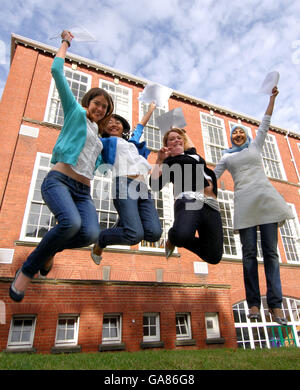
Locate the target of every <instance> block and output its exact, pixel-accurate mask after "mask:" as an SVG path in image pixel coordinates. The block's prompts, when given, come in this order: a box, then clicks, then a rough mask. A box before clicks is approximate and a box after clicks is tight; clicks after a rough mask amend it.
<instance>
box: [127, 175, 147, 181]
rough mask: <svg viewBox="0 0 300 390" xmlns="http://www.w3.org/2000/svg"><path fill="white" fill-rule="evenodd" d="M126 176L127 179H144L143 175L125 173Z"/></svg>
mask: <svg viewBox="0 0 300 390" xmlns="http://www.w3.org/2000/svg"><path fill="white" fill-rule="evenodd" d="M126 177H128V179H132V180H137V179H138V180H140V181H144V180H145V178H144V176H143V175H127V176H126Z"/></svg>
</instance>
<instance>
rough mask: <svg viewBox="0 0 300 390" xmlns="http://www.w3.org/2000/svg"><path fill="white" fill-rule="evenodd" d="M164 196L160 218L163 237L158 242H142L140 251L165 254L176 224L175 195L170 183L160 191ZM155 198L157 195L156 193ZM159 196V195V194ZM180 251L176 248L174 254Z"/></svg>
mask: <svg viewBox="0 0 300 390" xmlns="http://www.w3.org/2000/svg"><path fill="white" fill-rule="evenodd" d="M160 193H161V196H162V202H163V213H164V216H163V218H160V220H161V221H162V230H163V232H162V235H161V237H160V239H159V240H158V241H156V242H154V243H153V242H147V241H141V242H140V243H139V250H140V251H145V252H147V251H156V252H164V250H165V249H164V247H165V243H166V241H167V239H168V231H169V229H170V228H171V227H172V226H173V222H174V207H173V204H174V195H173V184H172V183H169V184H167V185H165V186H164V187H163V188H162V190H161V191H160ZM153 194H154V196H158V195H156V193H154V192H153ZM157 194H158V193H157ZM177 252H178V250H177V248H175V250H174V253H177Z"/></svg>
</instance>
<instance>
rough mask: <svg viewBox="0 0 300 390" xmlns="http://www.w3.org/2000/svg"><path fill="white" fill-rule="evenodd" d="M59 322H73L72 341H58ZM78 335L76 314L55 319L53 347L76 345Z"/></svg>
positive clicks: (63, 315) (61, 315) (77, 316)
mask: <svg viewBox="0 0 300 390" xmlns="http://www.w3.org/2000/svg"><path fill="white" fill-rule="evenodd" d="M60 320H66V321H67V322H68V320H74V336H73V338H72V339H64V340H58V333H59V327H60V325H59V321H60ZM78 333H79V315H78V314H60V315H59V316H58V319H57V324H56V334H55V346H56V347H61V346H68V345H77V344H78Z"/></svg>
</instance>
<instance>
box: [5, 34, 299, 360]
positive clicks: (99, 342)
mask: <svg viewBox="0 0 300 390" xmlns="http://www.w3.org/2000/svg"><path fill="white" fill-rule="evenodd" d="M11 44H12V46H11V67H10V72H9V76H8V79H7V83H6V86H5V89H4V92H3V96H2V100H1V104H0V132H1V140H2V143H3V144H2V148H1V149H0V164H1V176H0V199H1V212H0V351H2V350H7V351H20V350H25V351H36V352H44V353H50V352H53V353H57V352H61V351H83V352H85V351H97V350H99V351H106V350H128V351H135V350H139V349H144V348H166V349H179V348H181V349H182V348H190V349H201V348H214V347H236V346H238V347H242V348H264V347H267V348H270V347H274V346H278V345H297V346H298V347H299V346H300V339H299V331H300V284H299V280H300V245H299V238H300V229H299V213H300V201H299V190H300V183H299V182H300V179H299V171H298V169H297V167H299V166H300V136H299V134H294V133H292V132H289V131H288V130H286V129H282V128H278V127H274V126H271V129H270V132H269V135H268V138H267V141H266V145H265V148H264V164H265V169H266V173H267V175H268V177H269V179H270V180H271V182H272V184H273V185H274V187H275V188H276V189H277V190H278V191H279V192H280V193H281V194H282V195H283V196H284V198H285V200H286V201H287V202H288V203H289V204H290V206H291V208H292V210H293V212H294V214H295V219H294V220H290V221H287V222H286V224H285V225H284V226H283V227H282V228H280V233H279V243H278V249H279V253H280V268H281V278H282V287H283V294H284V305H283V308H284V311H285V315H286V316H287V318H288V321H289V322H288V326H287V327H279V326H277V324H276V323H274V322H272V319H271V318H270V316H269V314H268V311H267V307H266V302H265V296H264V295H265V290H266V286H265V277H264V269H263V262H262V261H261V260H260V264H259V273H260V285H261V293H262V295H263V298H262V303H263V306H262V310H261V316H262V320H261V321H260V322H250V321H249V319H248V318H246V314H247V304H246V302H245V293H244V286H243V275H242V262H241V248H240V243H239V239H238V235H235V234H234V233H233V229H232V220H233V192H232V191H233V182H232V179H231V176H230V175H229V174H228V173H225V174H224V175H223V176H222V178H221V180H220V183H219V202H220V206H221V211H222V219H223V231H224V255H223V259H222V261H221V263H219V264H218V265H215V266H213V265H208V264H207V263H204V262H203V261H201V259H199V258H197V257H196V256H195V255H194V254H192V253H191V252H188V251H186V250H184V249H178V250H177V251H176V252H175V253H174V255H173V256H172V257H171V258H170V259H169V260H166V259H165V257H164V250H163V248H164V240H165V237H166V233H167V231H168V229H169V227H170V225H171V224H172V218H173V198H172V189H171V188H164V189H163V191H162V192H161V193H160V194H159V196H158V198H157V199H156V206H157V209H158V212H159V215H160V219H161V223H162V226H163V229H164V233H163V235H162V237H161V240H160V241H159V242H157V243H155V244H151V245H150V244H149V243H147V242H142V243H140V244H139V245H136V246H134V247H124V246H122V247H116V246H115V247H109V248H107V249H106V250H105V252H104V256H103V260H102V262H101V264H100V266H96V265H95V264H94V263H93V261H92V260H91V258H90V248H81V249H78V250H66V251H64V252H62V253H60V254H58V255H57V256H56V257H55V265H54V267H53V269H52V271H51V273H49V275H48V277H47V279H41V278H39V277H36V278H35V279H34V281H33V282H32V283H31V286H30V287H29V289H28V290H27V292H26V296H25V298H24V300H23V301H22V302H21V303H15V302H13V301H12V300H11V299H10V298H9V295H8V289H9V286H10V284H11V282H12V280H13V276H14V274H15V272H16V270H17V269H18V268H19V267H20V266H21V264H22V263H23V262H24V260H25V259H26V257H27V256H28V254H29V253H30V252H31V251H32V250H33V249H34V247H35V246H36V245H37V243H38V242H39V241H40V239H41V237H42V236H43V234H44V233H45V232H46V231H47V230H49V228H50V227H51V226H52V225H53V223H54V221H53V216H52V215H51V213H50V212H49V210H48V208H47V206H46V205H45V204H44V202H43V200H42V198H41V193H40V185H41V182H42V180H43V178H44V176H45V175H46V174H47V172H48V171H49V169H50V158H51V152H52V148H53V146H54V144H55V141H56V139H57V136H58V133H59V130H60V128H61V125H62V123H63V116H62V110H61V107H60V102H59V96H58V94H57V91H56V88H55V86H54V83H53V80H52V78H51V73H50V67H51V64H52V61H53V58H54V55H55V53H56V49H55V48H53V47H49V46H47V45H44V44H42V43H39V42H35V41H31V40H30V39H27V38H24V37H20V36H17V35H12V40H11ZM65 71H66V77H67V79H68V81H69V83H70V85H71V87H72V90H73V92H74V94H75V96H76V97H77V98H78V99H80V98H81V97H82V95H83V94H84V93H85V91H86V90H88V89H89V88H91V87H96V86H100V87H102V88H105V89H107V90H108V92H109V93H110V94H111V95H112V97H113V99H114V101H115V107H116V108H115V110H116V112H117V113H118V114H121V115H123V116H125V117H126V118H127V119H128V120H129V122H130V123H131V125H132V127H134V126H135V125H136V124H137V122H138V121H139V119H140V118H141V117H142V116H143V113H144V112H145V110H146V109H147V107H146V106H145V105H144V104H142V103H141V102H139V101H138V96H139V94H140V93H141V92H142V91H143V89H144V87H145V85H146V84H147V82H148V81H147V80H143V79H140V78H137V77H135V76H133V75H129V74H126V73H123V72H122V71H119V70H116V69H112V68H109V67H107V66H104V65H102V64H100V63H97V62H95V61H91V60H89V59H86V58H82V57H79V56H77V55H72V54H69V55H68V57H67V60H66V63H65ZM175 107H181V108H182V110H183V113H184V116H185V119H186V122H187V126H186V129H187V131H188V133H189V135H190V137H191V139H192V140H193V142H194V143H195V145H196V146H197V150H198V152H199V153H200V154H201V155H202V156H203V157H204V158H205V159H206V161H207V163H208V165H209V166H210V167H212V168H213V167H214V166H215V164H216V163H217V161H218V160H219V158H220V156H221V151H222V150H223V149H224V148H226V147H228V144H229V130H230V126H232V125H233V124H234V123H242V124H243V125H245V126H248V127H249V129H250V131H251V134H252V135H253V136H255V131H256V130H257V128H258V125H259V120H257V119H255V118H251V117H249V116H245V115H242V114H239V113H237V112H234V111H231V110H228V109H225V108H222V107H218V106H217V105H211V104H208V103H206V102H204V101H201V100H199V99H197V98H194V97H192V96H187V95H185V94H183V93H180V92H177V91H173V93H172V95H171V97H170V99H169V100H168V101H166V103H165V105H164V107H159V108H157V109H156V111H155V113H154V115H153V117H152V118H151V120H150V122H149V123H148V126H147V128H146V129H145V140H146V141H147V144H148V146H149V147H150V148H151V149H152V153H151V155H150V158H149V159H150V162H154V161H155V154H156V151H157V150H158V149H159V148H160V145H161V138H160V133H159V131H158V128H157V126H156V118H157V116H159V115H161V114H162V113H164V112H166V111H169V110H171V109H173V108H175ZM275 109H276V108H275ZM260 119H261V118H260ZM91 191H92V196H93V199H94V202H95V206H96V209H97V212H98V214H99V221H100V225H101V228H102V229H103V228H106V227H109V226H112V225H113V223H114V222H115V220H116V218H117V215H116V211H115V210H114V208H113V205H112V200H111V198H110V196H109V191H110V178H109V177H104V176H102V175H101V174H100V173H99V174H96V177H95V179H94V181H93V183H92V188H91Z"/></svg>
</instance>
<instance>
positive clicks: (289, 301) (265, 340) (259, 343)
mask: <svg viewBox="0 0 300 390" xmlns="http://www.w3.org/2000/svg"><path fill="white" fill-rule="evenodd" d="M282 306H283V311H284V315H285V316H286V317H287V318H288V320H289V319H290V321H288V326H291V327H292V328H293V332H294V335H295V340H296V346H297V347H300V337H299V336H300V334H298V335H297V329H299V327H300V300H299V299H295V298H288V297H283V305H282ZM248 311H249V308H248V304H247V302H246V301H241V302H238V303H236V304H234V305H233V312H234V319H235V328H236V329H237V328H239V330H240V333H241V340H237V343H238V346H241V347H243V348H244V349H246V348H248V347H250V348H251V349H255V348H256V347H259V348H264V346H266V347H267V348H271V345H270V340H269V336H268V327H269V326H275V327H278V324H277V323H276V322H275V321H274V320H273V318H272V317H271V315H270V314H269V308H268V305H267V302H266V297H265V296H263V297H262V300H261V308H260V320H259V321H257V320H255V321H253V320H250V319H249V318H248V316H247V314H248ZM236 318H238V319H239V320H238V321H236ZM255 328H256V329H255ZM258 329H259V330H260V333H261V334H259V335H258ZM255 333H256V334H255ZM256 335H258V336H259V337H258V338H255V336H256ZM245 336H248V338H247V339H246V338H245ZM247 346H248V347H247Z"/></svg>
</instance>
